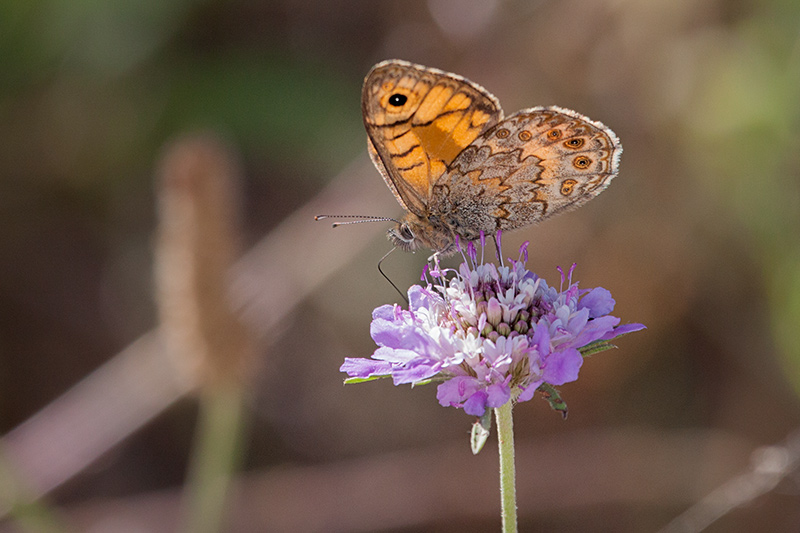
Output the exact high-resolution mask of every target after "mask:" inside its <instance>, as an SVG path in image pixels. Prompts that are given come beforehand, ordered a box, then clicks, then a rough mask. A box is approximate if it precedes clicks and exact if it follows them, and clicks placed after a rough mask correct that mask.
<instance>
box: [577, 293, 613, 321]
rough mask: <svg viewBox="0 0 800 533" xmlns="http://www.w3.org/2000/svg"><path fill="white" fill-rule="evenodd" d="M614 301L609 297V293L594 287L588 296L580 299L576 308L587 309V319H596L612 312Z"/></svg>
mask: <svg viewBox="0 0 800 533" xmlns="http://www.w3.org/2000/svg"><path fill="white" fill-rule="evenodd" d="M616 303H617V302H616V301H614V298H612V297H611V292H610V291H609V290H608V289H604V288H603V287H596V288H594V289H592V290H591V291H589V294H587V295H586V296H584V297H583V298H581V301H580V303H579V304H578V308H579V309H580V308H587V309H589V317H590V318H597V317H600V316H604V315H607V314H609V313H610V312H611V311H613V310H614V305H616Z"/></svg>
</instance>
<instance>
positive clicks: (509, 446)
mask: <svg viewBox="0 0 800 533" xmlns="http://www.w3.org/2000/svg"><path fill="white" fill-rule="evenodd" d="M511 408H512V404H511V402H510V401H509V402H507V403H506V404H505V405H503V406H502V407H498V408H497V409H495V410H494V414H495V416H496V417H497V445H498V449H499V454H500V502H501V504H502V508H503V509H502V516H503V533H516V531H517V489H516V482H515V476H516V472H515V469H514V422H513V419H512V417H511Z"/></svg>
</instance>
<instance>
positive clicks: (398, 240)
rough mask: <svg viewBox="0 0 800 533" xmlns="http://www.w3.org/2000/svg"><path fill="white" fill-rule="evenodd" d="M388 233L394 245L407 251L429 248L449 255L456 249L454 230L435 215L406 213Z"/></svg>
mask: <svg viewBox="0 0 800 533" xmlns="http://www.w3.org/2000/svg"><path fill="white" fill-rule="evenodd" d="M388 235H389V239H390V240H391V241H392V242H393V243H394V245H395V246H397V247H398V248H400V249H402V250H405V251H407V252H413V251H415V250H417V249H418V248H429V249H431V250H433V251H434V252H438V253H439V254H441V255H450V254H453V253H455V252H456V250H457V248H456V232H455V230H454V229H453V228H452V227H451V226H450V225H448V224H447V223H446V222H445V221H444V220H443V219H442V218H441V217H439V216H436V215H428V216H419V215H416V214H414V213H408V214H407V215H406V216H405V217H404V218H403V220H401V221H400V222H399V223H398V224H397V226H395V227H394V228H392V229H390V230H389V232H388Z"/></svg>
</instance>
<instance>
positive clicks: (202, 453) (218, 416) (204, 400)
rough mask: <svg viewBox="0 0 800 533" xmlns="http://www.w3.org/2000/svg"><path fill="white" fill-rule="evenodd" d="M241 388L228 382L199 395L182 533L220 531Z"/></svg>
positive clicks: (238, 436) (239, 425)
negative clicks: (184, 532)
mask: <svg viewBox="0 0 800 533" xmlns="http://www.w3.org/2000/svg"><path fill="white" fill-rule="evenodd" d="M244 395H245V391H244V387H243V386H242V385H240V384H239V383H234V382H233V380H230V381H229V382H227V383H222V384H216V385H212V386H208V387H206V388H205V389H203V390H202V391H201V392H200V413H199V420H198V429H197V435H196V437H195V443H194V448H195V449H194V451H193V453H192V459H191V464H190V466H189V478H188V482H187V484H186V489H185V493H184V499H185V501H184V509H183V512H184V519H183V523H182V531H186V532H192V533H215V532H217V531H221V530H222V523H223V518H224V515H225V508H226V503H227V498H226V496H227V493H228V488H229V486H230V483H231V479H232V477H233V474H234V472H235V470H236V467H237V466H238V463H239V455H240V447H241V442H242V433H243V426H244V403H245V402H244Z"/></svg>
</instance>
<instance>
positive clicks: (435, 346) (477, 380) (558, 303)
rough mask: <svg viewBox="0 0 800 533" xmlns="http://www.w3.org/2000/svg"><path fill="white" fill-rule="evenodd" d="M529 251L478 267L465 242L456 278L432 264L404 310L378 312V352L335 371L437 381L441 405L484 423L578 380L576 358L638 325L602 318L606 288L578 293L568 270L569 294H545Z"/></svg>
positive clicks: (354, 376)
mask: <svg viewBox="0 0 800 533" xmlns="http://www.w3.org/2000/svg"><path fill="white" fill-rule="evenodd" d="M498 242H499V239H498ZM527 244H528V243H525V244H524V245H523V246H522V248H520V259H519V260H516V261H514V260H509V261H510V265H501V266H499V267H497V266H495V265H494V264H491V263H483V262H482V261H481V262H479V261H478V260H477V253H476V251H475V247H474V245H473V244H472V243H469V244H468V246H467V250H466V254H464V262H463V263H461V265H460V267H459V268H458V270H457V271H456V270H441V269H439V267H438V265H436V266H435V267H434V269H433V270H432V271H431V272H429V275H430V276H431V278H432V281H431V282H430V283H429V284H428V285H427V286H426V287H422V286H420V285H413V286H412V287H411V288H410V289H409V290H408V301H409V305H408V309H407V310H405V309H402V308H401V307H400V306H398V305H394V306H391V305H384V306H381V307H379V308H377V309H375V311H374V312H373V313H372V324H371V327H370V333H371V335H372V338H373V339H374V340H375V342H376V343H377V345H378V349H377V350H375V353H374V354H372V358H371V359H365V358H346V359H345V362H344V364H343V365H342V367H341V369H340V370H341V371H342V372H346V373H347V375H348V376H350V379H349V380H348V382H359V381H366V380H371V379H375V378H379V377H389V376H391V377H392V379H393V381H394V383H395V385H399V384H401V383H411V384H412V385H418V384H422V383H427V382H430V381H437V382H440V383H439V386H438V391H437V395H436V396H437V399H438V400H439V403H440V404H441V405H443V406H453V407H460V408H463V409H464V411H465V412H467V413H468V414H470V415H475V416H481V415H482V414H483V413H484V412H485V411H486V409H487V408H496V407H500V406H502V405H503V404H505V403H506V402H508V401H510V400H514V401H517V402H522V401H527V400H530V399H531V398H532V397H533V395H534V393H535V392H536V390H537V389H538V388H539V387H540V386H543V385H545V384H547V385H563V384H565V383H569V382H571V381H575V380H576V379H578V372H579V370H580V368H581V365H582V364H583V352H591V353H595V352H597V351H601V350H602V349H605V348H608V347H610V346H611V345H610V344H608V342H607V341H609V340H610V339H613V338H614V337H617V336H619V335H621V334H624V333H630V332H632V331H637V330H640V329H643V328H644V326H643V325H642V324H627V325H624V326H619V322H620V319H619V318H617V317H614V316H611V315H609V313H611V312H612V311H613V309H614V304H615V302H614V299H613V298H612V297H611V293H610V292H609V291H607V290H606V289H604V288H602V287H598V288H595V289H582V290H581V289H578V284H577V283H572V271H573V270H574V268H575V265H573V266H572V268H571V269H570V271H569V273H568V274H567V276H565V275H564V273H563V271H562V272H561V286H562V288H563V285H564V283H565V282H568V284H569V285H568V287H567V288H566V290H556V289H555V288H554V287H550V286H549V285H548V284H547V282H545V280H544V279H542V278H540V277H538V276H537V275H536V274H534V273H532V272H530V271H529V270H527V269H526V268H525V260H527V251H526V249H527ZM559 271H560V269H559Z"/></svg>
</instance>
